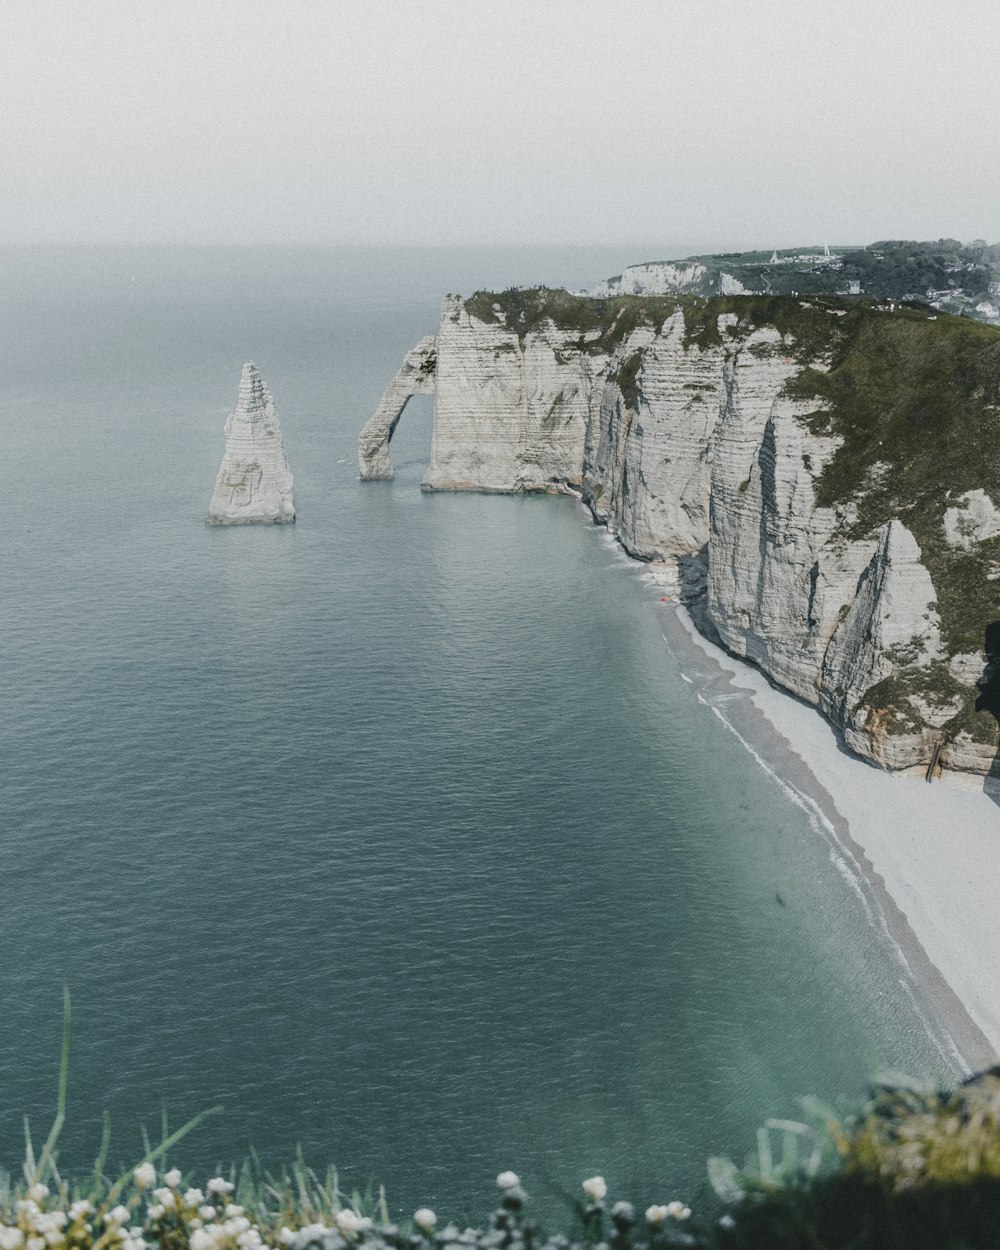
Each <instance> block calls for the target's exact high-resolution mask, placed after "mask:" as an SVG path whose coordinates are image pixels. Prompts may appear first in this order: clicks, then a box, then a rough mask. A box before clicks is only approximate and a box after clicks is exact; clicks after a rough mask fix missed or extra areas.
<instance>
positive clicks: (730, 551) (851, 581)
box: [360, 293, 1000, 774]
mask: <svg viewBox="0 0 1000 1250" xmlns="http://www.w3.org/2000/svg"><path fill="white" fill-rule="evenodd" d="M510 294H511V293H508V295H510ZM543 294H548V295H551V294H552V293H543ZM489 298H490V297H482V299H486V300H487V301H488V300H489ZM530 298H531V293H526V294H524V295H521V294H517V293H515V296H514V298H513V299H509V298H507V297H499V296H498V297H496V300H497V301H498V302H494V303H493V304H492V305H490V304H489V303H488V302H486V303H485V304H484V303H483V302H482V299H481V297H479V296H477V297H475V299H476V300H478V301H480V302H479V303H475V302H474V301H463V300H461V299H459V298H458V297H448V299H447V300H446V301H445V305H444V310H443V313H442V318H441V325H440V329H439V331H438V334H437V336H436V339H434V340H431V339H425V340H423V341H422V343H421V344H419V345H418V347H417V348H415V349H414V351H413V352H411V353H410V354H409V355H408V356H407V359H406V361H405V362H404V365H403V368H402V369H401V370H400V373H399V374H397V376H396V378H395V379H394V380H393V382H392V383H390V386H389V388H388V389H387V391H386V394H385V396H384V397H383V400H382V403H381V404H380V405H379V408H378V410H377V412H376V414H375V417H373V418H372V420H371V421H370V422H369V423H368V424H367V425H366V426H365V429H364V431H363V433H362V436H361V440H360V456H361V464H362V476H363V477H385V476H389V475H391V468H390V467H389V453H388V448H389V438H390V436H391V432H392V428H393V427H394V423H395V421H396V420H397V419H398V415H399V412H400V411H401V409H402V406H403V404H405V402H406V399H407V397H408V395H409V394H417V393H427V392H428V391H432V392H433V393H434V395H435V410H434V432H433V444H432V452H431V462H430V466H429V468H428V470H427V474H426V478H425V481H424V487H425V489H428V490H478V491H507V492H521V491H548V492H561V493H567V494H573V495H577V496H580V497H581V498H582V499H583V500H584V501H585V502H586V504H587V505H588V506H589V508H590V510H591V512H592V513H593V515H594V517H595V519H597V520H598V521H599V522H601V523H603V524H606V525H607V526H608V527H609V529H610V530H611V531H612V532H613V533H614V534H615V535H616V537H617V538H618V539H619V541H620V542H621V543H622V545H623V547H624V548H625V549H626V550H627V551H628V552H629V553H630V554H631V555H633V556H636V557H638V558H640V559H643V560H649V561H667V562H677V565H678V569H679V575H680V578H681V585H682V588H683V594H684V596H685V598H686V599H687V601H688V602H689V604H690V606H691V610H692V615H693V616H694V619H695V620H696V622H697V623H698V624H699V627H700V628H702V629H703V630H704V631H705V632H706V633H708V634H709V635H710V636H712V637H715V638H717V639H719V640H721V642H722V643H723V644H724V645H725V646H726V647H727V648H728V649H729V650H730V651H732V652H733V653H735V654H736V655H739V656H744V657H746V658H747V659H749V660H751V661H753V662H754V663H755V664H757V665H758V666H759V667H760V668H762V669H763V670H764V671H765V672H766V673H768V674H769V675H770V676H771V677H772V678H773V679H774V680H775V681H777V682H778V683H780V684H781V685H783V686H785V687H786V688H787V689H789V690H791V691H793V692H794V693H795V694H796V695H798V696H799V697H800V698H802V699H805V700H807V701H809V702H810V703H812V704H814V705H816V706H817V707H818V708H819V709H820V710H821V711H822V712H823V713H824V714H825V715H827V716H828V717H829V718H830V719H831V720H833V721H834V722H835V723H836V724H837V725H838V726H839V727H840V728H841V730H842V731H843V733H844V737H845V741H846V742H847V744H848V745H849V746H850V747H851V748H852V749H853V750H855V751H856V752H858V753H859V754H861V755H863V756H865V757H867V758H868V759H870V760H872V761H873V762H875V763H877V764H879V765H881V766H883V767H886V768H891V769H916V768H921V769H924V768H926V767H927V766H928V764H929V763H931V762H932V761H937V762H938V763H940V765H941V766H943V767H945V768H948V769H953V770H959V771H965V772H968V773H973V774H984V773H987V772H989V771H990V770H991V768H992V767H993V765H994V761H995V759H996V756H997V743H996V738H995V736H994V737H992V738H991V736H990V735H991V733H992V732H993V730H992V728H991V726H992V725H993V724H994V722H992V721H991V722H990V723H989V724H984V721H985V719H986V714H985V713H977V712H976V711H975V703H976V698H977V694H978V687H977V684H976V683H977V681H978V680H979V679H980V678H981V676H982V674H983V672H984V669H985V667H986V656H985V654H984V653H983V652H981V651H976V650H969V651H968V652H967V653H965V654H962V655H956V654H954V652H955V647H952V648H951V651H952V654H951V655H950V656H949V654H948V649H947V648H946V647H945V646H944V645H943V642H942V623H941V618H940V616H939V612H938V599H939V597H940V596H939V593H938V591H936V589H935V585H934V583H933V582H932V578H931V574H930V571H929V569H928V567H927V564H926V561H925V559H924V553H922V551H921V548H920V546H919V544H918V542H917V539H916V537H915V536H914V533H913V532H912V531H911V529H909V528H907V525H905V524H904V523H903V521H901V520H899V519H895V518H893V519H889V520H887V521H881V522H879V523H877V524H874V525H872V526H870V527H869V528H868V529H865V527H864V526H863V525H861V524H860V522H859V521H858V515H859V507H863V506H864V497H863V496H861V497H859V498H845V499H836V500H832V501H831V500H829V499H827V500H826V501H825V502H824V501H821V483H820V479H821V477H822V476H823V473H824V469H825V468H826V467H827V466H828V465H829V464H830V462H831V460H832V458H833V457H834V456H835V455H836V453H837V450H838V448H839V447H840V445H841V443H842V441H843V440H842V439H841V438H840V437H838V436H837V435H836V434H835V433H833V432H832V431H831V430H830V429H827V428H825V427H824V425H823V417H824V412H823V410H824V402H823V401H822V400H821V399H820V400H818V399H817V398H816V397H815V395H813V396H812V397H810V398H801V397H798V392H796V390H795V387H794V386H793V385H792V383H793V382H794V381H795V380H796V379H797V378H799V377H800V375H802V374H803V371H804V370H806V371H807V372H808V373H809V376H810V378H817V379H820V380H821V379H822V376H823V375H824V373H825V372H826V371H828V370H829V369H830V367H831V363H830V354H829V352H828V351H827V350H826V349H825V347H824V338H823V336H824V335H825V334H826V333H827V328H828V327H829V328H830V330H829V333H830V336H831V341H832V336H833V335H835V334H837V333H840V330H839V329H834V327H840V328H841V329H842V327H843V326H844V322H843V321H841V320H840V318H841V317H842V316H845V315H846V314H844V313H843V312H842V310H841V309H840V308H839V307H837V306H835V305H832V304H831V306H830V307H825V308H819V307H816V306H815V305H813V304H810V303H806V302H802V301H794V309H795V315H796V316H807V317H808V319H809V320H808V327H809V330H808V334H809V335H811V337H808V339H807V340H805V341H808V343H809V344H810V347H811V354H810V355H809V356H808V358H807V359H806V358H804V357H803V355H802V349H801V344H800V343H799V342H797V341H796V340H795V338H794V336H793V335H792V334H791V333H790V332H789V331H788V329H787V328H785V329H779V328H778V326H777V325H775V324H761V323H760V319H759V318H758V319H757V320H756V321H755V320H754V319H753V318H749V317H744V318H742V319H741V317H740V315H738V314H737V313H734V312H731V311H720V312H719V313H718V314H712V307H713V306H714V305H713V304H712V302H711V301H708V302H707V303H706V302H705V301H696V303H697V304H698V305H699V307H700V308H702V309H704V310H706V311H705V313H704V315H703V316H702V315H701V314H699V316H700V317H701V319H700V320H698V318H697V317H695V318H693V320H692V322H691V323H690V324H688V323H687V322H686V320H685V315H686V312H688V313H690V308H691V304H690V302H689V304H688V305H687V306H686V307H685V306H683V304H682V302H681V303H678V302H677V301H674V305H673V308H672V309H671V307H670V306H669V305H670V303H671V301H670V300H666V301H664V304H663V305H662V306H657V307H659V308H660V309H661V313H660V315H655V312H656V310H655V309H652V307H651V305H648V302H647V309H646V312H645V314H644V315H643V316H642V317H638V316H634V317H633V320H632V321H631V322H626V321H625V320H621V319H622V318H623V317H626V314H627V313H628V308H627V307H624V305H627V304H628V301H623V306H621V307H619V311H618V312H617V314H616V313H615V310H614V308H612V309H611V310H610V312H609V311H607V310H606V309H604V312H603V313H602V315H606V316H607V317H609V318H614V317H615V316H617V318H618V320H614V319H612V320H611V322H610V324H606V325H604V326H603V327H601V326H598V327H597V328H593V327H589V326H588V325H587V323H586V320H585V319H583V318H581V317H577V318H576V319H575V320H574V317H575V314H574V312H573V309H572V308H569V311H568V312H567V311H566V308H567V305H566V304H565V301H564V302H563V303H562V304H560V305H559V311H558V312H557V313H554V314H553V315H552V316H544V315H537V316H533V317H532V316H528V317H527V318H526V314H525V312H524V310H523V308H522V311H521V312H520V313H518V312H517V308H518V307H519V303H518V301H519V300H520V301H521V304H524V301H525V300H529V301H530ZM539 298H541V297H539ZM568 298H572V297H568ZM772 305H773V301H772ZM730 306H731V302H730V304H727V305H726V307H727V308H729V307H730ZM748 306H749V302H748ZM789 306H792V301H789ZM525 307H528V305H525ZM602 307H603V306H602ZM629 307H631V305H629ZM799 310H804V311H799ZM529 311H530V308H529ZM543 311H544V309H543ZM864 315H867V314H864ZM871 315H872V316H874V315H875V314H874V313H873V314H871ZM850 316H852V317H859V318H860V317H861V316H862V313H861V312H852V313H851V314H850ZM782 324H784V323H782ZM858 324H860V322H859V323H858ZM914 324H917V323H914ZM865 332H867V330H866V331H865ZM927 332H928V333H930V331H929V330H928V331H927ZM432 358H433V367H431V366H430V364H429V362H430V361H431V359H432ZM877 467H878V466H876V468H877ZM876 479H877V474H876V475H875V477H873V479H872V481H873V482H875V483H876V485H877V481H876ZM872 489H874V487H872ZM828 493H829V492H828ZM997 515H998V514H997V513H996V512H995V511H994V510H993V507H992V503H991V502H990V500H989V499H988V498H987V497H986V496H985V495H984V494H983V492H982V491H978V492H977V491H972V492H969V493H968V494H966V495H965V496H963V497H961V498H960V499H959V500H958V503H957V505H956V506H955V507H953V508H951V509H950V510H949V511H948V512H947V514H946V515H944V516H943V518H942V520H941V522H940V523H939V526H940V529H941V535H940V538H941V543H940V548H941V550H950V549H951V548H948V547H947V542H950V543H952V544H956V543H957V544H964V545H966V546H968V545H969V544H973V543H976V542H979V541H983V542H988V541H992V538H993V536H995V535H997V534H998V533H1000V524H998V523H997V522H996V520H995V517H996V516H997ZM946 532H947V542H946V538H945V533H946ZM984 536H985V537H984ZM997 541H998V542H1000V539H998V540H997ZM961 549H962V548H961V547H960V550H961ZM940 589H941V588H940V587H939V588H938V590H940ZM998 615H1000V611H998ZM979 640H981V635H980V639H979ZM974 645H975V644H974ZM963 709H964V711H963ZM960 712H961V715H962V717H967V719H961V717H959V713H960ZM956 718H958V719H956ZM970 726H971V727H970Z"/></svg>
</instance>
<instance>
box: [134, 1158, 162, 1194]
mask: <svg viewBox="0 0 1000 1250" xmlns="http://www.w3.org/2000/svg"><path fill="white" fill-rule="evenodd" d="M132 1175H133V1177H134V1178H135V1183H136V1185H137V1186H138V1188H139V1189H148V1188H149V1187H150V1185H155V1184H156V1168H154V1167H153V1165H152V1164H151V1163H140V1164H139V1166H138V1167H137V1168H136V1169H135V1171H134V1172H133V1173H132Z"/></svg>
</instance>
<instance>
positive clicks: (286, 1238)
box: [278, 1224, 295, 1246]
mask: <svg viewBox="0 0 1000 1250" xmlns="http://www.w3.org/2000/svg"><path fill="white" fill-rule="evenodd" d="M278 1240H279V1241H280V1242H281V1244H282V1245H283V1246H290V1245H291V1244H292V1242H293V1241H294V1240H295V1234H294V1233H293V1232H292V1230H291V1229H290V1228H289V1227H288V1225H287V1224H285V1225H284V1226H283V1227H282V1229H281V1232H280V1233H278Z"/></svg>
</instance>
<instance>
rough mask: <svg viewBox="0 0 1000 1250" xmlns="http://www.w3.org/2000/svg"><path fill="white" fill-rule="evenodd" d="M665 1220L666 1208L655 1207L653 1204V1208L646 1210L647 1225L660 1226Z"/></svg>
mask: <svg viewBox="0 0 1000 1250" xmlns="http://www.w3.org/2000/svg"><path fill="white" fill-rule="evenodd" d="M666 1218H667V1208H666V1207H664V1206H656V1205H655V1204H654V1205H653V1206H651V1207H647V1208H646V1220H647V1222H648V1223H650V1224H652V1225H653V1226H654V1227H655V1226H656V1225H657V1224H662V1223H663V1221H664V1220H665V1219H666Z"/></svg>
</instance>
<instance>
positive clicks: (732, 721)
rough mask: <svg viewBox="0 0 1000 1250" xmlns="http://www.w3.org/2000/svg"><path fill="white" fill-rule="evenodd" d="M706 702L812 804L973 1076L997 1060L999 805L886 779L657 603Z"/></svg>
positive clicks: (677, 611) (818, 719)
mask: <svg viewBox="0 0 1000 1250" xmlns="http://www.w3.org/2000/svg"><path fill="white" fill-rule="evenodd" d="M663 609H664V611H663V617H662V620H663V632H664V637H665V638H666V640H667V643H668V645H669V646H670V648H671V650H672V651H673V652H674V654H675V655H676V656H677V657H678V659H679V661H680V662H681V664H682V667H683V668H685V670H686V671H688V672H690V673H691V675H692V679H693V680H694V681H695V682H696V684H697V685H698V686H699V688H700V693H701V694H702V696H703V698H704V701H705V702H706V703H708V704H709V705H710V706H712V707H713V708H714V709H715V710H716V711H717V714H719V715H720V717H721V719H723V720H724V721H725V723H726V724H727V725H729V727H730V728H731V729H732V730H733V732H735V733H737V734H738V736H740V737H741V738H742V739H743V740H744V741H745V743H746V744H747V746H748V747H749V748H750V749H751V750H753V751H754V753H755V754H758V755H759V758H761V760H762V762H763V763H764V764H765V765H766V766H767V767H768V768H770V769H771V770H772V771H773V772H774V773H775V775H776V776H778V777H779V778H780V779H781V781H782V782H783V783H785V784H787V785H788V786H789V787H790V788H792V789H793V790H794V791H795V793H796V794H797V795H799V796H800V797H801V798H802V799H803V800H804V801H805V802H807V803H808V804H809V805H811V806H812V807H813V809H814V810H815V811H816V813H817V815H819V816H820V817H821V819H822V820H823V821H824V822H825V827H826V829H827V830H828V831H829V832H830V833H831V834H832V835H833V836H834V837H835V838H836V840H837V842H838V843H839V844H840V846H841V847H842V848H843V850H844V852H845V853H846V854H848V855H849V856H850V857H851V858H852V859H853V860H854V862H855V864H856V865H857V867H858V869H859V870H860V872H861V873H862V874H863V875H864V876H865V878H866V880H867V882H868V885H869V887H870V889H871V891H872V894H873V895H874V897H875V899H876V900H877V902H878V905H879V907H880V910H881V912H882V915H883V917H884V920H885V923H886V927H887V929H888V931H889V934H890V936H891V937H892V938H893V939H894V940H895V942H896V943H897V945H898V946H899V948H900V951H901V952H902V955H903V957H904V959H905V961H906V963H907V965H908V967H909V969H910V972H911V973H912V976H913V978H914V980H915V982H916V985H917V987H918V989H919V991H920V992H921V995H922V997H923V998H924V1000H925V1004H926V1006H927V1007H928V1008H929V1011H930V1012H931V1013H932V1015H933V1016H934V1017H935V1018H936V1020H935V1023H936V1024H937V1025H938V1026H939V1027H940V1028H941V1029H943V1030H944V1032H945V1034H946V1035H947V1036H948V1037H950V1039H951V1041H952V1042H953V1043H954V1046H955V1048H957V1051H958V1056H957V1057H956V1058H958V1060H959V1062H961V1061H962V1060H964V1063H965V1065H966V1066H967V1067H968V1068H969V1069H970V1070H973V1071H976V1070H979V1069H981V1068H984V1067H988V1066H990V1065H991V1064H994V1063H996V1062H997V1057H998V1053H1000V923H998V920H1000V808H998V806H997V805H996V803H994V802H993V800H992V799H990V798H989V797H987V795H986V794H984V793H983V792H982V791H969V790H962V789H957V788H954V787H952V786H949V785H946V784H942V783H940V782H937V783H935V784H933V785H928V784H927V783H926V782H925V781H924V780H922V779H921V778H914V777H901V776H895V775H892V774H890V773H886V772H883V771H882V770H881V769H878V768H875V767H873V766H871V765H869V764H867V763H865V762H864V761H863V760H861V759H859V758H858V757H857V756H855V755H852V754H850V753H848V751H847V749H846V748H845V747H844V746H843V744H842V743H841V741H840V740H839V736H838V733H837V731H836V730H835V729H834V728H833V727H832V726H831V725H830V724H829V722H828V721H826V719H825V718H824V717H822V716H821V715H820V714H819V712H818V711H816V710H815V709H814V708H812V707H810V706H808V705H807V704H805V703H803V702H801V701H800V700H799V699H797V698H795V697H794V696H792V695H790V694H788V693H786V692H783V691H781V690H780V689H778V688H776V687H775V686H773V685H772V684H771V683H770V682H769V681H768V679H767V678H766V677H765V676H764V675H763V674H762V673H761V672H760V671H759V670H758V669H756V668H754V667H753V666H751V665H749V664H746V663H744V662H743V661H741V660H738V659H736V658H735V657H733V656H731V655H729V654H728V653H727V652H726V651H724V650H722V649H721V648H720V647H717V646H714V645H713V644H712V643H710V642H709V641H708V640H707V639H706V638H704V637H703V636H702V635H701V634H700V633H698V632H697V630H696V629H695V627H694V625H693V623H692V621H691V618H690V616H689V615H688V613H687V612H686V611H685V610H684V609H683V608H682V607H680V606H679V605H676V604H674V603H670V604H667V603H664V604H663Z"/></svg>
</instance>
